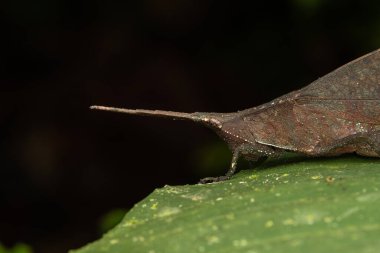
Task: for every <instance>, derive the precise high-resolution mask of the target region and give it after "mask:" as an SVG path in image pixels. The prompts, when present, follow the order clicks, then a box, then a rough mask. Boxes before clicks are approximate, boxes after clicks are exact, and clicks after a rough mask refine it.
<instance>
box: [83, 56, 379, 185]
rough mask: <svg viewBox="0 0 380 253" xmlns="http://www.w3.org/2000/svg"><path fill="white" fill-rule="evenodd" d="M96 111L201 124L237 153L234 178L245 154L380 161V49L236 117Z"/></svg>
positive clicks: (255, 157) (232, 168) (251, 156)
mask: <svg viewBox="0 0 380 253" xmlns="http://www.w3.org/2000/svg"><path fill="white" fill-rule="evenodd" d="M90 108H91V109H97V110H105V111H113V112H121V113H127V114H136V115H144V116H156V117H168V118H173V119H185V120H191V121H196V122H200V123H202V124H203V125H206V126H207V127H209V128H211V129H213V130H214V131H215V132H216V133H217V134H218V135H219V136H220V137H221V138H223V139H224V140H225V141H226V142H227V143H228V145H229V147H230V149H231V150H232V152H233V156H232V162H231V166H230V169H229V170H228V172H227V174H226V175H224V176H220V177H215V178H214V177H210V178H205V179H202V180H201V182H202V183H205V182H215V181H221V180H226V179H229V178H230V177H231V176H232V175H233V174H234V172H235V170H236V163H237V160H238V158H239V157H240V156H242V157H244V158H245V159H247V160H249V161H257V160H258V159H259V158H267V157H272V156H278V155H279V154H281V153H283V152H284V151H291V152H296V153H301V154H305V155H308V156H336V155H340V154H344V153H357V154H359V155H363V156H371V157H380V49H379V50H376V51H374V52H372V53H370V54H367V55H364V56H362V57H360V58H358V59H356V60H354V61H352V62H350V63H348V64H346V65H344V66H342V67H340V68H338V69H336V70H334V71H333V72H331V73H329V74H327V75H326V76H324V77H322V78H320V79H318V80H316V81H314V82H313V83H311V84H310V85H308V86H306V87H304V88H302V89H300V90H297V91H293V92H291V93H288V94H286V95H284V96H281V97H279V98H277V99H274V100H272V101H270V102H268V103H265V104H263V105H261V106H257V107H253V108H249V109H246V110H243V111H238V112H234V113H205V112H195V113H182V112H171V111H160V110H141V109H137V110H131V109H122V108H114V107H105V106H91V107H90Z"/></svg>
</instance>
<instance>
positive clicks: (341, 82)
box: [300, 49, 380, 99]
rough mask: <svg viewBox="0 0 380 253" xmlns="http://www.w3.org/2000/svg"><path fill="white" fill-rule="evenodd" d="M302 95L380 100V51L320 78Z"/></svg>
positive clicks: (303, 91)
mask: <svg viewBox="0 0 380 253" xmlns="http://www.w3.org/2000/svg"><path fill="white" fill-rule="evenodd" d="M300 93H301V96H303V97H318V98H325V99H380V49H378V50H376V51H374V52H372V53H369V54H367V55H364V56H362V57H360V58H358V59H356V60H353V61H351V62H349V63H347V64H345V65H343V66H342V67H340V68H338V69H336V70H334V71H332V72H331V73H329V74H327V75H325V76H323V77H321V78H319V79H318V80H316V81H314V82H312V83H311V84H310V85H308V86H306V87H305V88H303V89H301V90H300Z"/></svg>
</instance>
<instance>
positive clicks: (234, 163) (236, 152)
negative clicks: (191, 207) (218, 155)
mask: <svg viewBox="0 0 380 253" xmlns="http://www.w3.org/2000/svg"><path fill="white" fill-rule="evenodd" d="M239 153H240V149H239V148H237V149H235V150H234V152H233V154H232V161H231V165H230V168H229V170H228V171H227V173H226V175H224V176H220V177H206V178H203V179H201V180H200V181H199V183H201V184H206V183H214V182H220V181H224V180H227V179H230V178H231V176H232V175H233V174H234V173H235V171H236V167H237V161H238V159H239Z"/></svg>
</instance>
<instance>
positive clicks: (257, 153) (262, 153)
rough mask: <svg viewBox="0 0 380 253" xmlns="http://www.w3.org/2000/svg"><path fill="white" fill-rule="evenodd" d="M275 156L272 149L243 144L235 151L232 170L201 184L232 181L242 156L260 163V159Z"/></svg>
mask: <svg viewBox="0 0 380 253" xmlns="http://www.w3.org/2000/svg"><path fill="white" fill-rule="evenodd" d="M273 154H274V151H273V150H272V149H271V148H270V147H267V146H263V145H260V147H259V146H255V145H253V144H252V143H243V144H241V145H240V146H238V147H237V148H236V149H235V150H234V151H233V154H232V160H231V165H230V168H229V170H228V171H227V173H226V174H225V175H224V176H220V177H206V178H203V179H201V180H200V183H201V184H205V183H213V182H219V181H224V180H227V179H230V178H231V176H232V175H233V174H234V173H235V171H236V168H237V162H238V159H239V157H240V156H243V157H244V158H246V159H248V160H249V161H258V160H259V159H260V158H263V159H264V160H265V159H266V157H267V156H268V155H273Z"/></svg>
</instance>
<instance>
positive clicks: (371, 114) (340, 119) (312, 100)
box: [223, 50, 380, 153]
mask: <svg viewBox="0 0 380 253" xmlns="http://www.w3.org/2000/svg"><path fill="white" fill-rule="evenodd" d="M241 117H242V119H243V120H244V124H242V126H240V128H241V129H239V131H240V135H241V136H243V137H244V138H246V139H248V140H252V139H254V140H255V141H257V142H259V143H262V144H267V145H271V146H275V147H279V148H283V149H288V150H294V151H299V152H305V153H312V152H313V150H314V148H315V147H317V146H323V145H329V144H333V143H334V142H336V141H337V140H338V139H341V138H344V137H346V136H348V135H352V134H355V133H359V132H366V131H367V132H368V131H372V130H376V129H377V130H378V129H380V50H377V51H374V52H372V53H370V54H367V55H365V56H363V57H361V58H358V59H357V60H354V61H352V62H350V63H348V64H346V65H344V66H342V67H340V68H338V69H336V70H335V71H333V72H331V73H329V74H327V75H326V76H324V77H322V78H320V79H318V80H316V81H315V82H313V83H311V84H310V85H308V86H306V87H305V88H303V89H301V90H299V91H295V92H292V93H290V94H288V95H285V96H282V97H281V98H278V99H275V100H273V101H271V102H269V103H267V104H265V105H263V106H260V107H256V108H253V109H248V110H245V111H242V112H241ZM228 127H229V125H228V123H227V124H226V129H228ZM231 127H232V125H231ZM223 128H224V126H223Z"/></svg>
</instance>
